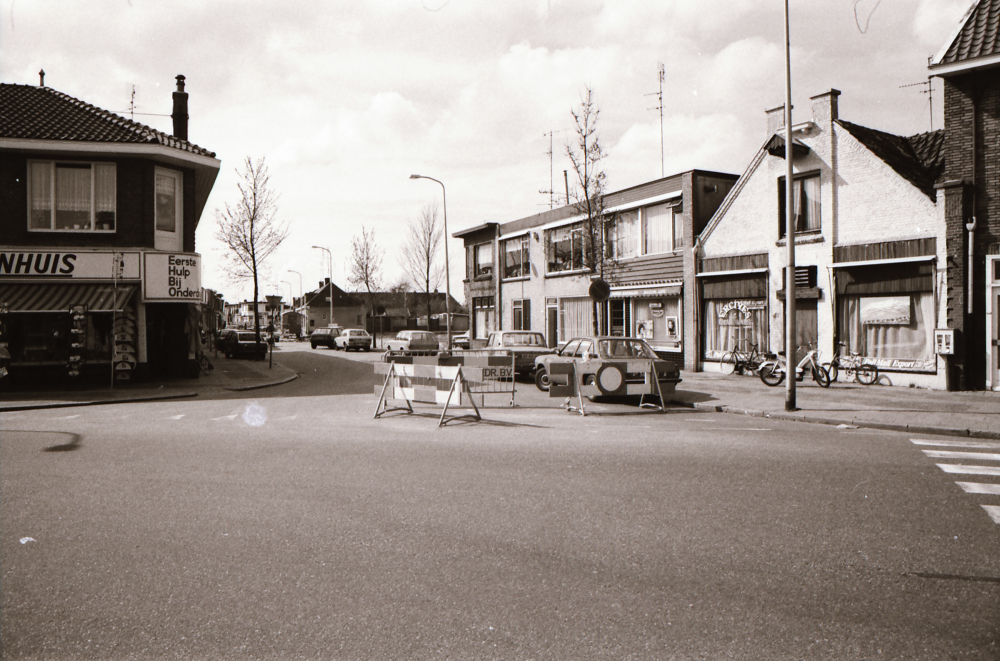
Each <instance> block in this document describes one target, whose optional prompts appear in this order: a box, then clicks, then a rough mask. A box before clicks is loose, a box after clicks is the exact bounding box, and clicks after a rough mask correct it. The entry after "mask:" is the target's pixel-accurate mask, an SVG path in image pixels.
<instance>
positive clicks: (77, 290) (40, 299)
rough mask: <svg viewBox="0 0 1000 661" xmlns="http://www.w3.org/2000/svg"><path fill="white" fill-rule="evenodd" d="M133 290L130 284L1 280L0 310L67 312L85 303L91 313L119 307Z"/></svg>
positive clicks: (125, 301)
mask: <svg viewBox="0 0 1000 661" xmlns="http://www.w3.org/2000/svg"><path fill="white" fill-rule="evenodd" d="M134 291H135V287H134V286H130V285H118V286H117V287H115V286H114V285H109V284H107V283H100V284H85V285H84V284H79V285H78V284H69V283H62V282H61V283H41V282H40V283H22V284H13V283H12V284H3V283H0V309H3V308H6V310H7V312H69V309H70V307H72V306H74V305H86V306H87V310H89V311H90V312H111V311H112V310H122V309H124V307H125V304H126V303H128V300H129V299H130V298H131V297H132V293H133V292H134Z"/></svg>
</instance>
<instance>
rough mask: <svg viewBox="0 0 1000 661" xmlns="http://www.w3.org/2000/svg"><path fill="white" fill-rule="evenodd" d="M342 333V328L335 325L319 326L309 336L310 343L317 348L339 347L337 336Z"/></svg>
mask: <svg viewBox="0 0 1000 661" xmlns="http://www.w3.org/2000/svg"><path fill="white" fill-rule="evenodd" d="M339 335H340V329H339V328H334V327H328V328H317V329H316V330H314V331H313V332H312V334H311V335H310V336H309V345H310V346H311V347H312V348H313V349H315V348H316V347H328V348H330V349H336V348H337V337H338V336H339Z"/></svg>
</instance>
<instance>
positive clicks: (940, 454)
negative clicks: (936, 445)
mask: <svg viewBox="0 0 1000 661" xmlns="http://www.w3.org/2000/svg"><path fill="white" fill-rule="evenodd" d="M924 454H926V455H927V456H928V457H931V458H932V459H972V460H975V461H1000V454H994V453H992V452H952V451H951V450H924Z"/></svg>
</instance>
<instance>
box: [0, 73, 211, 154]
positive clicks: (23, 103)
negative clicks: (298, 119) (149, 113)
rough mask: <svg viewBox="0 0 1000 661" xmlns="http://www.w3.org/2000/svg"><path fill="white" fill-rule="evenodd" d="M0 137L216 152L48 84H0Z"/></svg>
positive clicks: (191, 151)
mask: <svg viewBox="0 0 1000 661" xmlns="http://www.w3.org/2000/svg"><path fill="white" fill-rule="evenodd" d="M0 138H14V139H22V140H69V141H80V142H112V143H133V144H160V145H163V146H165V147H171V148H173V149H180V150H182V151H186V152H189V153H192V154H197V155H199V156H208V157H211V158H215V152H211V151H208V150H207V149H204V148H202V147H199V146H198V145H196V144H193V143H191V142H188V141H187V140H181V139H179V138H175V137H174V136H172V135H169V134H167V133H163V132H162V131H157V130H156V129H154V128H150V127H149V126H146V125H145V124H140V123H139V122H135V121H132V120H130V119H126V118H125V117H121V116H119V115H116V114H115V113H113V112H109V111H107V110H102V109H101V108H98V107H96V106H92V105H90V104H89V103H84V102H83V101H80V100H79V99H75V98H73V97H71V96H69V95H67V94H63V93H62V92H57V91H56V90H54V89H52V88H51V87H34V86H32V85H12V84H7V83H0Z"/></svg>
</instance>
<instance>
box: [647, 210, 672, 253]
mask: <svg viewBox="0 0 1000 661" xmlns="http://www.w3.org/2000/svg"><path fill="white" fill-rule="evenodd" d="M643 216H645V222H644V223H643V225H644V226H645V239H646V240H645V244H646V245H645V250H644V251H643V254H646V255H655V254H657V253H662V252H670V251H671V250H673V249H674V247H673V238H674V210H673V207H671V206H669V205H666V204H658V205H656V206H655V207H646V208H645V209H643Z"/></svg>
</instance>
